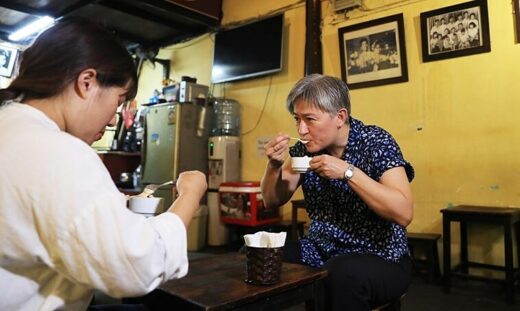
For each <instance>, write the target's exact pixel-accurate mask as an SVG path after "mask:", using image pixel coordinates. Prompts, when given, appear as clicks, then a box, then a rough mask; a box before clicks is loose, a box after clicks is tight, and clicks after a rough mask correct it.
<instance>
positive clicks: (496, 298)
mask: <svg viewBox="0 0 520 311" xmlns="http://www.w3.org/2000/svg"><path fill="white" fill-rule="evenodd" d="M229 251H236V250H231V249H228V248H220V247H216V248H207V249H204V251H203V252H190V253H189V254H188V256H189V258H190V260H194V259H197V258H201V257H206V256H213V255H218V254H222V253H225V252H229ZM516 298H517V304H516V305H509V304H507V303H506V302H505V294H504V289H503V286H502V285H501V284H500V283H488V282H482V281H468V280H457V279H454V280H453V287H452V291H451V293H450V294H445V293H444V292H443V291H442V288H441V286H440V285H437V284H431V283H428V282H426V281H425V280H424V279H423V278H422V277H421V276H416V277H415V278H414V281H413V283H412V285H411V286H410V288H409V289H408V291H407V293H406V296H405V298H404V299H403V303H402V307H401V311H459V310H463V311H520V289H519V290H517V297H516ZM96 299H97V302H98V303H117V302H118V300H117V299H113V298H111V297H108V296H106V295H103V294H101V293H97V294H96ZM287 310H288V311H303V310H305V306H304V305H299V306H295V307H292V308H289V309H287Z"/></svg>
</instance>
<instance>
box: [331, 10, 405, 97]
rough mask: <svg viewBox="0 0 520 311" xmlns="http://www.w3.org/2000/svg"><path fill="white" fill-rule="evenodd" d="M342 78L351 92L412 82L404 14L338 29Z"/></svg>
mask: <svg viewBox="0 0 520 311" xmlns="http://www.w3.org/2000/svg"><path fill="white" fill-rule="evenodd" d="M338 35H339V49H340V53H341V54H340V55H341V57H340V58H341V76H342V78H343V80H344V81H345V82H346V83H347V85H348V86H349V88H350V89H357V88H362V87H371V86H377V85H384V84H389V83H398V82H406V81H408V68H407V65H406V48H405V46H404V24H403V14H397V15H392V16H387V17H383V18H380V19H376V20H371V21H368V22H364V23H359V24H355V25H350V26H346V27H343V28H340V29H338Z"/></svg>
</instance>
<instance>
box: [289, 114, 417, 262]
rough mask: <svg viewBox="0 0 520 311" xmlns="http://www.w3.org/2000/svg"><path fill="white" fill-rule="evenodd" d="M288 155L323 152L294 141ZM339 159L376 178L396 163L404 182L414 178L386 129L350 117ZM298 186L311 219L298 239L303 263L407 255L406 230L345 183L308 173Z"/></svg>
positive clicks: (394, 259) (393, 257) (411, 168)
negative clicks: (344, 257)
mask: <svg viewBox="0 0 520 311" xmlns="http://www.w3.org/2000/svg"><path fill="white" fill-rule="evenodd" d="M289 153H290V155H291V156H304V155H307V156H316V155H320V154H326V153H327V152H326V151H325V150H322V151H320V152H318V153H313V154H311V153H309V152H307V150H306V149H305V146H304V145H303V144H302V143H301V142H298V143H296V145H294V146H293V147H291V148H290V150H289ZM342 159H343V160H345V161H347V162H348V163H351V164H353V165H354V166H355V167H357V168H358V169H360V170H362V171H363V172H365V173H366V174H367V175H368V176H370V177H371V178H372V179H374V180H376V181H377V180H379V178H381V176H382V175H383V173H384V172H385V171H387V170H388V169H391V168H394V167H398V166H403V167H404V168H405V170H406V174H407V176H408V180H409V181H411V180H412V179H413V177H414V170H413V167H412V166H411V165H410V163H408V162H407V161H405V160H404V158H403V155H402V153H401V150H400V148H399V146H398V145H397V143H396V141H395V140H394V138H393V137H392V136H391V135H390V134H389V133H388V132H387V131H385V130H384V129H382V128H380V127H378V126H374V125H364V124H363V122H361V121H359V120H356V119H354V118H350V132H349V137H348V143H347V145H346V146H345V151H344V154H343V156H342ZM302 188H303V194H304V197H305V203H306V206H307V213H308V214H309V218H310V219H311V224H310V228H309V232H308V234H307V236H305V237H303V238H302V239H301V240H300V243H301V251H302V253H301V256H302V261H303V262H305V263H307V264H309V265H311V266H314V267H321V266H323V264H324V262H325V261H326V260H327V259H329V258H331V257H333V256H335V255H341V254H350V253H362V254H373V255H377V256H380V257H382V258H384V259H386V260H388V261H392V262H398V261H399V259H400V258H401V256H402V255H405V254H408V246H407V239H406V229H405V228H404V227H402V226H400V225H398V224H396V223H393V222H391V221H388V220H385V219H383V218H381V217H380V216H378V215H377V214H376V213H374V212H373V211H372V210H371V209H370V208H369V207H368V206H367V205H366V203H365V202H363V200H361V198H360V197H359V196H358V195H357V194H356V193H355V192H354V191H353V190H352V188H350V186H349V185H348V184H347V182H346V181H344V180H338V179H325V178H322V177H320V176H319V175H318V174H317V173H315V172H314V171H309V172H307V173H305V174H304V175H303V180H302Z"/></svg>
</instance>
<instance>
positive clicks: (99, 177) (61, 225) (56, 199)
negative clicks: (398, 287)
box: [26, 141, 188, 297]
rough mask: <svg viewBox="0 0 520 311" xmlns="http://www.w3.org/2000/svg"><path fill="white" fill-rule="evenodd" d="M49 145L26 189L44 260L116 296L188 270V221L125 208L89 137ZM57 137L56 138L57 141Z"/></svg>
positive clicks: (150, 286) (136, 291)
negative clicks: (46, 256)
mask: <svg viewBox="0 0 520 311" xmlns="http://www.w3.org/2000/svg"><path fill="white" fill-rule="evenodd" d="M59 143H60V144H59V145H61V146H62V148H67V147H69V146H68V145H72V146H71V147H70V148H67V149H68V152H61V150H60V151H59V150H57V149H46V150H45V152H42V156H41V157H42V161H44V162H45V163H51V162H52V163H54V164H53V165H46V166H41V170H45V171H42V172H39V173H38V175H39V176H46V178H45V179H43V178H36V179H35V181H34V182H32V183H30V184H29V185H30V189H28V190H27V191H26V192H27V193H30V194H31V195H32V196H33V197H34V202H35V204H33V205H34V206H33V209H32V214H33V215H34V220H35V222H36V224H35V226H36V228H37V231H38V236H39V238H40V242H41V243H42V244H43V245H44V247H45V249H46V250H47V252H48V254H49V260H45V263H46V264H47V265H49V266H50V267H51V268H52V269H54V270H56V271H58V272H59V273H62V274H63V275H64V276H65V277H67V278H69V279H71V280H73V281H75V282H78V283H80V284H83V285H84V286H86V287H88V288H96V289H99V290H102V291H104V292H106V293H108V294H109V295H112V296H114V297H121V296H134V295H142V294H145V293H147V292H150V291H151V290H153V289H154V288H156V287H157V286H158V285H159V284H160V283H162V282H164V281H167V280H169V279H174V278H180V277H182V276H184V275H186V273H187V270H188V259H187V240H186V228H185V226H184V224H183V222H182V221H181V220H180V218H179V217H178V216H177V215H175V214H173V213H170V212H166V213H163V214H161V215H159V216H157V217H154V218H145V217H143V216H141V215H138V214H134V213H133V212H131V211H130V210H128V209H127V208H126V199H125V196H124V195H123V194H121V193H120V192H119V191H118V190H117V188H116V187H115V185H114V183H113V181H112V179H111V178H110V175H109V174H108V171H107V170H106V168H105V166H104V165H103V163H102V162H101V160H100V159H99V157H98V156H97V155H96V154H95V152H94V151H93V150H92V149H90V147H88V146H87V145H85V144H84V143H81V142H76V141H72V142H71V141H65V142H63V141H60V142H59ZM56 145H58V144H56Z"/></svg>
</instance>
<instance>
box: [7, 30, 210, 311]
mask: <svg viewBox="0 0 520 311" xmlns="http://www.w3.org/2000/svg"><path fill="white" fill-rule="evenodd" d="M136 92H137V76H136V70H135V66H134V62H133V59H132V57H131V56H130V55H129V54H128V52H127V50H126V49H125V47H124V46H123V45H121V44H119V43H118V42H117V41H116V40H115V38H114V37H113V36H112V34H110V33H109V32H107V31H105V30H103V29H102V28H100V27H98V26H96V25H92V24H89V23H87V22H85V21H60V22H58V23H57V24H56V25H55V26H53V27H51V28H49V29H48V30H46V31H44V32H43V33H42V34H41V35H39V36H38V38H37V39H36V40H35V41H34V43H33V44H32V46H31V47H29V48H28V49H26V50H25V51H24V52H23V55H22V57H21V63H20V66H19V74H18V76H17V77H16V78H15V79H14V80H13V82H12V83H11V84H10V85H9V87H7V88H6V89H1V90H0V288H1V289H2V290H1V291H0V310H56V309H65V310H85V309H87V308H88V305H89V303H90V301H91V298H92V294H93V290H94V289H97V290H101V291H103V292H105V293H106V294H108V295H110V296H113V297H128V296H136V295H143V294H145V293H148V292H150V291H152V290H153V289H155V288H156V287H157V286H158V285H159V284H161V283H162V282H164V281H167V280H169V279H174V278H180V277H182V276H184V275H185V274H186V273H187V269H188V260H187V247H186V245H187V241H186V227H187V226H188V225H189V222H190V220H191V218H192V215H193V214H194V212H195V211H196V209H197V208H198V206H199V201H200V199H201V197H202V195H203V194H204V192H205V191H206V187H207V184H206V178H205V176H204V174H202V173H200V172H185V173H183V174H181V175H180V177H179V179H178V182H177V185H176V186H177V193H178V195H179V196H178V198H177V200H176V201H175V202H174V203H173V205H172V206H171V207H170V208H169V210H168V212H165V213H163V214H161V215H159V216H156V217H152V218H148V219H147V218H145V217H143V216H140V215H138V214H134V213H132V212H130V211H129V210H128V209H127V208H126V199H125V196H124V195H123V194H121V193H120V192H119V191H118V189H117V188H116V186H115V185H114V183H113V181H112V179H111V178H110V175H109V173H108V171H107V169H106V168H105V166H104V165H103V163H102V162H101V160H100V159H99V157H98V155H97V154H96V153H95V152H94V150H93V149H92V148H91V147H90V144H91V143H93V142H94V141H95V140H97V139H100V138H101V136H102V135H103V131H104V128H105V127H106V126H107V125H110V124H114V122H115V113H116V109H117V107H118V105H121V104H122V103H124V102H126V101H128V100H130V99H132V98H134V97H135V94H136Z"/></svg>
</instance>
